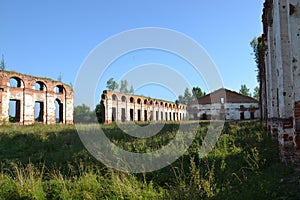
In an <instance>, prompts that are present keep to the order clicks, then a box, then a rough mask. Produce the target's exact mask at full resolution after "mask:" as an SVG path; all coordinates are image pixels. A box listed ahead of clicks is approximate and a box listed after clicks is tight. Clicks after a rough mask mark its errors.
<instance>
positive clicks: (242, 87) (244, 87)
mask: <svg viewBox="0 0 300 200" xmlns="http://www.w3.org/2000/svg"><path fill="white" fill-rule="evenodd" d="M240 93H241V94H243V95H245V96H249V97H251V93H250V92H249V89H248V88H247V86H246V84H242V85H241V89H240Z"/></svg>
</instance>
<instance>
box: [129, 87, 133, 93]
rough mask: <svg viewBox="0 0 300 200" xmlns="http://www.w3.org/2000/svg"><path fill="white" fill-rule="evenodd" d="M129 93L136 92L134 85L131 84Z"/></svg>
mask: <svg viewBox="0 0 300 200" xmlns="http://www.w3.org/2000/svg"><path fill="white" fill-rule="evenodd" d="M129 94H134V88H133V86H132V85H131V86H130V90H129Z"/></svg>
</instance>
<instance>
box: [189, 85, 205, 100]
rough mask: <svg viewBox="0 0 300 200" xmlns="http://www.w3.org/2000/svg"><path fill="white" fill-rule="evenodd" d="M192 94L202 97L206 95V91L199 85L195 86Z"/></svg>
mask: <svg viewBox="0 0 300 200" xmlns="http://www.w3.org/2000/svg"><path fill="white" fill-rule="evenodd" d="M192 94H193V96H194V97H195V98H200V97H203V96H205V95H206V93H205V92H203V91H202V90H201V88H199V87H193V89H192Z"/></svg>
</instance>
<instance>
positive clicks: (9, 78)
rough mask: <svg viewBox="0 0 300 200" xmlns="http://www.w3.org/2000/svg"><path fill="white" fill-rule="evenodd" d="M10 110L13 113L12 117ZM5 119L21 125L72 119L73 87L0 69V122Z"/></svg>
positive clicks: (67, 121) (52, 122) (65, 121)
mask: <svg viewBox="0 0 300 200" xmlns="http://www.w3.org/2000/svg"><path fill="white" fill-rule="evenodd" d="M12 102H13V103H14V107H12V106H11V104H12ZM37 105H38V108H37ZM10 110H14V112H15V113H16V114H15V116H14V118H13V119H12V117H11V116H9V113H10ZM37 110H38V112H39V113H37ZM57 116H58V117H57ZM8 121H13V122H15V123H18V124H22V125H25V124H33V123H35V122H40V123H44V124H54V123H64V124H70V123H73V90H72V88H71V87H70V86H68V85H66V84H64V83H62V82H59V81H54V80H51V79H48V78H40V77H34V76H29V75H25V74H21V73H17V72H12V71H0V122H1V123H3V122H8Z"/></svg>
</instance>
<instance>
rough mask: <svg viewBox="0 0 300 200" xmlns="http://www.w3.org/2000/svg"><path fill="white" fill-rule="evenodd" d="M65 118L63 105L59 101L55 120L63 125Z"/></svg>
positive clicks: (56, 102)
mask: <svg viewBox="0 0 300 200" xmlns="http://www.w3.org/2000/svg"><path fill="white" fill-rule="evenodd" d="M63 117H64V108H63V103H62V102H61V101H60V100H59V99H56V100H55V120H56V123H63V121H64V120H63Z"/></svg>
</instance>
